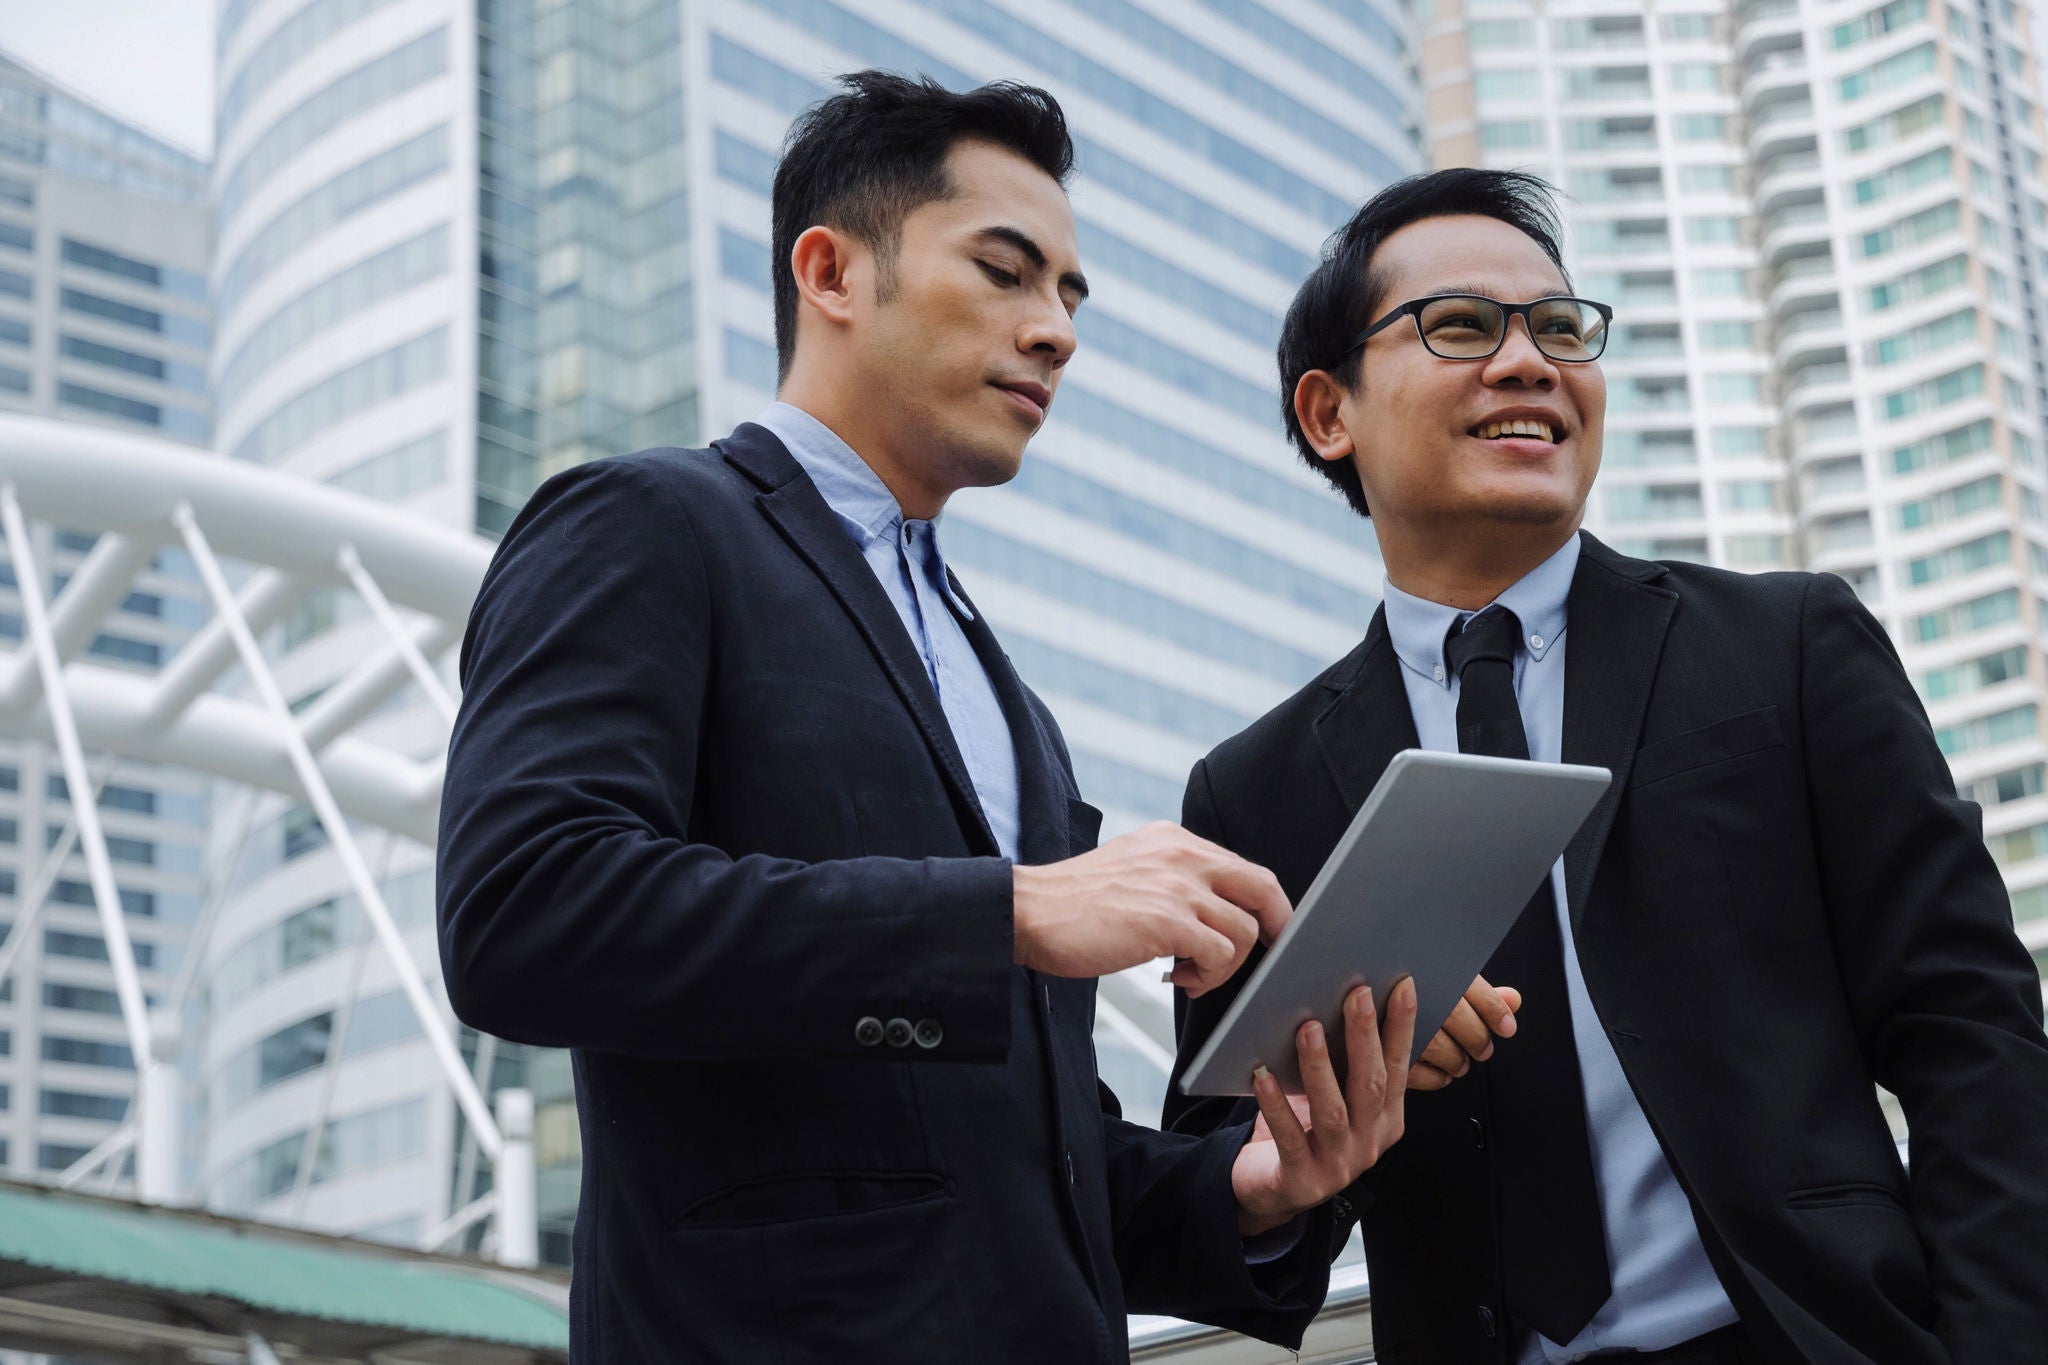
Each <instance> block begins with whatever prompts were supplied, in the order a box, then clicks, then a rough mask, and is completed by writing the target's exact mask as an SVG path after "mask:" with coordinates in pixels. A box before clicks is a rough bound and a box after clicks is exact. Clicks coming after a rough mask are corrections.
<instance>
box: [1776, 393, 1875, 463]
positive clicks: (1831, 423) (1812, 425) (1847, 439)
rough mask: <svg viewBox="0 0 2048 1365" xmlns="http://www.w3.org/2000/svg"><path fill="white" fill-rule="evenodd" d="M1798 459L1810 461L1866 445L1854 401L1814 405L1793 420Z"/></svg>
mask: <svg viewBox="0 0 2048 1365" xmlns="http://www.w3.org/2000/svg"><path fill="white" fill-rule="evenodd" d="M1792 440H1793V443H1794V446H1795V450H1794V455H1793V457H1794V459H1795V460H1796V461H1797V462H1799V463H1801V464H1806V463H1810V462H1813V461H1816V460H1822V459H1827V458H1829V457H1831V456H1839V455H1842V454H1844V453H1846V452H1848V451H1851V450H1859V449H1861V447H1862V440H1863V428H1862V426H1861V425H1860V424H1859V423H1858V422H1857V420H1856V406H1855V404H1853V403H1837V404H1835V405H1834V406H1832V407H1826V408H1811V409H1809V410H1808V411H1806V412H1805V413H1804V414H1803V415H1802V416H1800V417H1799V418H1797V419H1795V420H1794V421H1793V423H1792Z"/></svg>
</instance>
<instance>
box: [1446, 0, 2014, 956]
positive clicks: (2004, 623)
mask: <svg viewBox="0 0 2048 1365" xmlns="http://www.w3.org/2000/svg"><path fill="white" fill-rule="evenodd" d="M1420 22H1421V24H1422V29H1421V42H1422V47H1423V53H1424V67H1425V71H1426V76H1425V83H1426V86H1427V90H1428V94H1427V99H1428V104H1429V109H1430V125H1429V126H1430V134H1429V138H1430V144H1431V154H1432V158H1433V160H1434V162H1435V163H1436V164H1439V165H1454V164H1481V165H1493V166H1520V167H1525V168H1528V169H1532V170H1536V171H1538V172H1539V173H1541V174H1543V175H1544V176H1546V177H1547V178H1548V179H1550V180H1552V181H1553V182H1554V183H1556V184H1557V185H1559V186H1560V187H1561V188H1562V189H1563V190H1564V191H1565V192H1566V193H1567V194H1568V195H1570V196H1571V200H1570V201H1569V216H1570V218H1571V219H1572V232H1571V242H1570V254H1571V260H1572V265H1573V267H1574V270H1575V274H1576V280H1577V283H1578V285H1579V287H1580V289H1581V291H1582V292H1584V293H1587V294H1590V295H1592V296H1593V297H1596V298H1600V299H1604V300H1607V301H1609V302H1612V303H1613V304H1614V305H1615V307H1616V311H1617V319H1616V322H1617V332H1616V335H1615V337H1614V341H1613V344H1612V346H1611V347H1610V349H1609V352H1608V355H1609V359H1608V361H1607V362H1606V368H1607V371H1608V376H1609V390H1610V397H1609V412H1610V420H1609V423H1608V437H1607V450H1606V462H1605V468H1604V470H1603V473H1602V475H1601V479H1600V482H1599V485H1598V487H1597V488H1596V490H1595V493H1594V499H1593V507H1592V511H1591V516H1590V518H1589V525H1591V527H1592V528H1593V529H1594V530H1595V531H1596V532H1597V533H1599V534H1601V535H1603V536H1605V537H1607V538H1609V539H1610V540H1611V541H1612V542H1613V543H1615V544H1616V545H1617V546H1618V547H1620V548H1622V549H1624V550H1627V551H1629V552H1631V553H1636V554H1645V555H1651V556H1656V557H1675V558H1682V559H1695V560H1703V561H1707V562H1711V563H1715V564H1720V565H1724V566H1726V567H1729V568H1735V569H1743V570H1761V569H1769V568H1775V567H1784V568H1806V569H1815V570H1824V571H1828V572H1832V573H1837V574H1840V575H1841V576H1842V577H1844V578H1845V579H1847V580H1848V581H1849V582H1850V583H1851V584H1852V585H1854V586H1855V588H1856V590H1857V592H1858V593H1859V594H1860V595H1861V596H1862V598H1863V600H1864V601H1865V603H1866V604H1868V606H1869V607H1870V609H1871V610H1872V611H1873V612H1874V613H1875V614H1876V615H1877V617H1878V618H1879V620H1880V621H1882V622H1883V624H1884V626H1885V628H1886V630H1887V631H1889V632H1890V634H1891V638H1892V639H1893V641H1894V642H1895V643H1896V644H1897V646H1898V649H1899V652H1900V654H1901V656H1902V658H1903V660H1904V662H1905V666H1906V668H1907V670H1908V671H1909V673H1910V674H1911V675H1912V678H1913V681H1914V683H1915V685H1916V686H1917V687H1918V689H1919V691H1920V694H1921V697H1922V698H1923V699H1924V701H1925V702H1926V704H1927V708H1928V713H1929V716H1930V718H1931V719H1932V721H1933V724H1934V727H1935V732H1936V736H1937V738H1938V739H1939V740H1940V742H1941V745H1942V748H1943V750H1944V751H1945V752H1946V753H1947V754H1948V756H1949V759H1950V762H1951V764H1952V766H1953V769H1954V772H1955V776H1956V781H1957V785H1958V787H1959V788H1960V789H1961V791H1962V793H1963V794H1964V795H1965V796H1967V797H1969V798H1971V799H1973V800H1976V801H1978V802H1980V803H1981V804H1982V805H1983V807H1984V822H1985V832H1986V839H1987V841H1988V843H1989V845H1990V847H1991V850H1992V853H1993V854H1994V856H1996V857H1997V859H1998V861H1999V863H2000V865H2001V866H2002V867H2003V868H2004V870H2005V874H2006V878H2007V882H2008V885H2009V886H2010V888H2011V891H2012V895H2013V905H2014V910H2015V913H2016V915H2017V916H2018V918H2019V919H2020V921H2021V922H2022V933H2023V935H2026V936H2027V937H2028V941H2029V943H2030V944H2031V945H2032V946H2033V947H2035V948H2036V949H2037V953H2038V951H2039V950H2041V949H2043V948H2044V947H2048V919H2044V918H2043V917H2044V915H2048V796H2044V795H2043V789H2042V773H2043V760H2044V757H2048V747H2044V743H2043V739H2042V737H2041V716H2042V710H2043V704H2044V700H2048V697H2044V691H2048V671H2044V660H2043V656H2042V640H2043V632H2044V630H2048V616H2044V615H2043V614H2042V613H2043V610H2044V602H2043V596H2044V593H2048V511H2044V506H2048V505H2044V502H2043V496H2044V492H2043V490H2044V487H2048V485H2044V473H2043V468H2042V444H2041V442H2042V417H2041V413H2042V410H2043V406H2044V403H2048V386H2044V378H2048V371H2044V355H2043V350H2042V346H2043V334H2042V329H2041V321H2042V308H2043V305H2044V302H2048V300H2044V298H2043V295H2042V288H2043V284H2042V281H2043V279H2044V263H2048V257H2044V250H2043V248H2044V244H2048V202H2044V197H2048V190H2044V182H2043V177H2042V163H2041V153H2042V149H2043V145H2044V144H2043V132H2042V119H2041V112H2040V109H2039V107H2038V105H2037V104H2036V95H2035V91H2036V89H2037V73H2036V68H2035V63H2034V58H2033V55H2032V43H2031V39H2030V37H2029V32H2028V24H2029V10H2028V8H2027V7H2026V6H2024V5H2019V4H2014V3H2011V2H2010V0H1963V2H1962V3H1958V4H1945V3H1942V0H1884V2H1883V3H1857V2H1855V0H1827V2H1825V3H1816V2H1815V0H1750V2H1749V3H1743V4H1737V5H1732V6H1731V5H1727V4H1722V3H1674V4H1668V5H1667V4H1659V5H1657V6H1656V7H1655V8H1654V9H1649V8H1646V7H1631V8H1627V9H1622V8H1617V7H1615V6H1612V5H1604V4H1599V3H1590V2H1589V0H1437V3H1435V4H1434V5H1433V6H1432V8H1431V9H1430V11H1429V13H1428V14H1427V15H1425V16H1423V17H1422V18H1421V20H1420Z"/></svg>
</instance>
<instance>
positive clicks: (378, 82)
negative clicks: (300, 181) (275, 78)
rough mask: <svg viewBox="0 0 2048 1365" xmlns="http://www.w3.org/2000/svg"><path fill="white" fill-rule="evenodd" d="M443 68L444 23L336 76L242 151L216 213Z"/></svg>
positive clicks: (228, 212) (226, 211)
mask: <svg viewBox="0 0 2048 1365" xmlns="http://www.w3.org/2000/svg"><path fill="white" fill-rule="evenodd" d="M447 71H448V30H447V29H446V28H445V27H443V28H437V29H435V30H433V31H432V32H430V33H426V34H423V35H421V36H420V37H418V38H415V39H413V40H412V41H411V42H409V43H406V44H405V45H404V46H402V47H399V48H396V49H394V50H392V51H390V52H387V53H384V54H383V55H382V56H379V57H374V58H372V59H371V60H369V61H367V62H364V63H363V64H362V65H361V66H358V67H356V68H355V69H354V70H353V71H349V72H346V73H345V74H343V75H341V76H338V77H336V78H335V79H334V80H332V81H330V82H329V83H328V84H326V85H324V86H322V87H321V88H320V89H318V90H316V91H314V92H313V93H312V94H310V95H308V96H306V98H305V99H303V100H301V101H300V102H299V103H298V104H296V105H294V106H292V108H291V109H290V110H288V111H287V112H286V113H284V114H282V115H281V116H279V118H278V120H277V121H276V122H275V123H273V124H271V125H270V126H269V127H268V128H266V129H265V130H264V132H263V135H262V136H261V137H259V138H257V139H256V141H255V142H254V143H253V144H252V145H251V146H250V148H249V150H248V151H247V152H245V153H243V155H242V158H241V160H240V161H238V162H236V163H235V168H234V170H232V171H230V172H229V173H228V178H227V181H226V183H225V184H223V185H222V187H221V190H220V197H219V202H218V205H217V207H216V209H215V212H216V214H217V215H218V216H219V217H220V218H221V219H223V220H225V219H228V218H231V217H233V216H234V214H235V213H236V212H237V211H238V210H240V208H241V207H242V205H243V204H244V203H245V202H246V201H247V200H248V198H249V196H250V195H252V194H254V193H255V192H256V191H257V190H259V189H261V188H262V187H263V186H264V185H265V184H267V183H269V181H270V179H271V177H272V176H274V175H276V174H277V172H278V171H280V170H282V169H283V168H284V167H285V166H286V165H288V164H289V163H290V162H291V159H292V158H293V157H295V156H297V155H298V154H299V153H300V152H301V151H303V150H304V149H305V148H306V147H308V146H310V145H311V144H312V143H314V142H317V141H319V140H320V139H321V138H323V137H326V136H327V135H328V134H329V133H331V132H333V131H334V130H335V129H336V128H339V127H340V126H341V125H342V124H344V123H347V122H349V121H350V120H352V119H356V118H360V117H362V116H363V115H365V114H368V113H371V112H373V111H374V110H376V109H377V108H378V107H379V106H381V105H383V104H386V103H388V102H390V101H391V100H394V99H397V98H398V97H399V96H400V95H403V94H404V93H405V92H407V91H408V90H414V89H417V88H418V87H420V86H422V85H425V84H426V83H427V82H429V81H431V80H433V79H434V78H435V77H437V76H442V75H445V74H447Z"/></svg>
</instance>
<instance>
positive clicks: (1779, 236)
mask: <svg viewBox="0 0 2048 1365" xmlns="http://www.w3.org/2000/svg"><path fill="white" fill-rule="evenodd" d="M1828 240H1829V230H1828V209H1827V205H1826V203H1824V202H1823V201H1822V200H1819V199H1802V200H1797V201H1795V202H1793V203H1789V204H1786V205H1784V206H1783V207H1781V208H1780V209H1779V210H1778V211H1777V212H1776V213H1773V214H1772V215H1771V216H1770V217H1769V218H1767V219H1765V220H1764V235H1763V241H1762V242H1761V243H1760V244H1759V245H1760V246H1761V247H1762V251H1763V258H1764V264H1765V265H1766V266H1770V267H1772V268H1776V267H1777V266H1779V265H1781V264H1783V263H1784V262H1785V261H1786V260H1787V259H1791V258H1797V257H1801V256H1811V255H1813V254H1814V248H1815V247H1818V246H1824V245H1826V243H1827V242H1828Z"/></svg>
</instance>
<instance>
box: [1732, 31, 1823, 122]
mask: <svg viewBox="0 0 2048 1365" xmlns="http://www.w3.org/2000/svg"><path fill="white" fill-rule="evenodd" d="M1811 80H1812V77H1811V74H1810V73H1809V71H1808V69H1807V65H1806V52H1805V50H1804V49H1802V48H1796V47H1791V48H1778V49H1776V50H1773V51H1768V52H1765V53H1764V54H1763V55H1762V56H1760V57H1758V58H1757V59H1756V60H1754V61H1752V62H1750V63H1749V64H1748V65H1747V66H1745V67H1744V68H1743V72H1742V107H1743V108H1745V109H1749V110H1755V109H1757V108H1759V107H1768V106H1770V105H1772V104H1786V103H1793V102H1797V103H1802V104H1805V105H1806V107H1807V112H1808V113H1809V114H1810V113H1811V112H1812V111H1813V101H1812V99H1811V98H1810V97H1809V96H1808V95H1807V93H1806V92H1807V90H1808V88H1809V86H1810V84H1811ZM1754 116H1755V115H1754V114H1752V117H1754Z"/></svg>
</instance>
